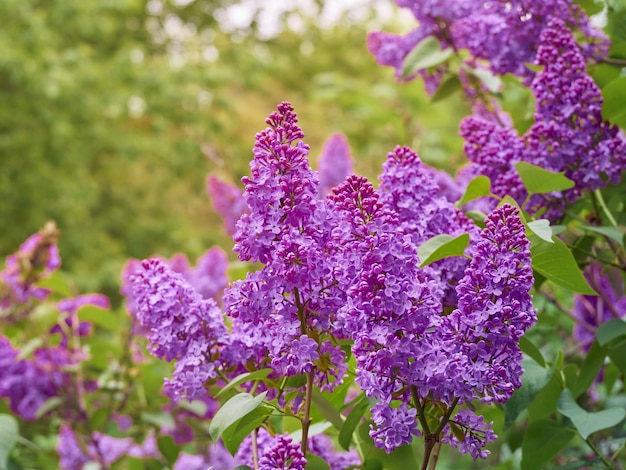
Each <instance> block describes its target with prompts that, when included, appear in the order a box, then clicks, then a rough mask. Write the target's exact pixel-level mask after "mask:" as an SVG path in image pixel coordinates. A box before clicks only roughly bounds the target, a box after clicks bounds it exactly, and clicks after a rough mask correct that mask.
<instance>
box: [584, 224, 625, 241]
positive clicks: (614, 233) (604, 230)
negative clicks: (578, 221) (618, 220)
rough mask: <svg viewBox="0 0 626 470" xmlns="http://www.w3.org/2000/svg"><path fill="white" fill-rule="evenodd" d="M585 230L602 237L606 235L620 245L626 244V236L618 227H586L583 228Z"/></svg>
mask: <svg viewBox="0 0 626 470" xmlns="http://www.w3.org/2000/svg"><path fill="white" fill-rule="evenodd" d="M582 229H583V230H588V231H590V232H596V233H599V234H601V235H605V236H607V237H609V238H612V239H613V240H615V241H616V242H617V243H619V244H620V245H623V244H624V234H623V233H622V231H621V230H620V229H618V228H616V227H590V226H585V227H582Z"/></svg>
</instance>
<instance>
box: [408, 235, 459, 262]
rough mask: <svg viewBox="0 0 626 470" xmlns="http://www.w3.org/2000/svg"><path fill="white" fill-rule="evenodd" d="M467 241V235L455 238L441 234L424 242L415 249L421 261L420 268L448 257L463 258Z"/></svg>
mask: <svg viewBox="0 0 626 470" xmlns="http://www.w3.org/2000/svg"><path fill="white" fill-rule="evenodd" d="M469 240H470V236H469V233H462V234H461V235H459V236H458V237H455V238H452V237H451V236H450V235H446V234H441V235H435V236H434V237H432V238H430V239H428V240H426V241H425V242H424V243H423V244H422V245H421V246H420V247H419V248H418V249H417V253H418V255H419V258H420V260H421V261H422V262H421V264H420V268H423V267H424V266H428V265H429V264H431V263H434V262H435V261H439V260H440V259H443V258H448V257H450V256H464V252H465V248H467V245H468V244H469Z"/></svg>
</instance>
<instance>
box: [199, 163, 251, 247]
mask: <svg viewBox="0 0 626 470" xmlns="http://www.w3.org/2000/svg"><path fill="white" fill-rule="evenodd" d="M206 187H207V192H208V193H209V196H211V201H212V202H213V207H214V208H215V211H216V212H217V213H218V214H219V215H221V216H222V219H224V227H226V232H227V233H228V234H229V235H230V236H232V235H234V234H235V231H236V230H237V221H238V220H239V218H240V217H241V215H242V214H245V213H246V212H248V206H247V205H246V202H245V201H244V199H243V197H242V196H243V194H242V191H241V189H239V188H238V187H237V186H235V185H232V184H229V183H227V182H226V181H223V180H221V179H220V178H219V177H218V176H217V175H209V176H208V177H207V180H206Z"/></svg>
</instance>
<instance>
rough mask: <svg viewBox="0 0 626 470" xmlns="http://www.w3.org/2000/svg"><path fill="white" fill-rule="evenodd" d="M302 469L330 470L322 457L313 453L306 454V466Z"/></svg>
mask: <svg viewBox="0 0 626 470" xmlns="http://www.w3.org/2000/svg"><path fill="white" fill-rule="evenodd" d="M304 470H330V466H329V465H328V464H327V463H326V461H325V460H324V459H323V458H321V457H319V456H317V455H315V454H306V466H305V467H304Z"/></svg>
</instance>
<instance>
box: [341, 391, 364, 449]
mask: <svg viewBox="0 0 626 470" xmlns="http://www.w3.org/2000/svg"><path fill="white" fill-rule="evenodd" d="M367 405H368V401H367V397H366V396H365V394H364V393H363V394H361V398H360V399H359V400H358V401H357V402H355V403H354V406H353V408H352V409H351V410H350V413H349V414H348V416H347V417H346V420H345V421H344V423H343V426H342V427H341V430H340V431H339V437H338V438H337V440H338V441H339V445H340V446H341V447H343V448H344V449H345V450H350V443H351V442H352V435H353V434H354V430H355V429H356V427H357V426H358V425H359V423H360V422H361V418H362V417H363V415H364V414H365V410H366V409H367Z"/></svg>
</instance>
